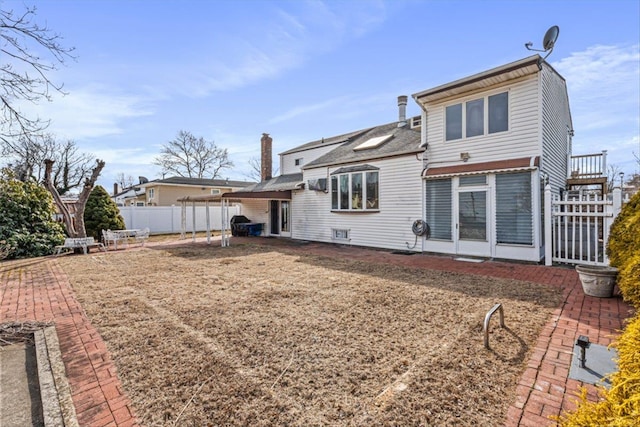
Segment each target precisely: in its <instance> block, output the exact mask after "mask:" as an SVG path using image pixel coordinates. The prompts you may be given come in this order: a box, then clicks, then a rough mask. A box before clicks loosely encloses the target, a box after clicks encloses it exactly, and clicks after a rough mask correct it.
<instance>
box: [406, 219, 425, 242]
mask: <svg viewBox="0 0 640 427" xmlns="http://www.w3.org/2000/svg"><path fill="white" fill-rule="evenodd" d="M411 231H413V234H414V236H415V237H416V239H415V241H414V242H413V246H409V242H404V243H405V244H406V245H407V249H413V248H415V247H416V245H417V244H418V237H420V236H426V237H427V239H428V238H429V237H430V236H431V228H430V227H429V224H427V222H426V221H423V220H421V219H416V220H415V221H413V225H412V226H411Z"/></svg>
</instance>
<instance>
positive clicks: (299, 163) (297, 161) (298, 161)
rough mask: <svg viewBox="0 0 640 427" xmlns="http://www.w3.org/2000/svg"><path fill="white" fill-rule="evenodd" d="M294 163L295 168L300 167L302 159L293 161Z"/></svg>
mask: <svg viewBox="0 0 640 427" xmlns="http://www.w3.org/2000/svg"><path fill="white" fill-rule="evenodd" d="M294 162H295V164H296V166H302V157H300V158H299V159H295V160H294Z"/></svg>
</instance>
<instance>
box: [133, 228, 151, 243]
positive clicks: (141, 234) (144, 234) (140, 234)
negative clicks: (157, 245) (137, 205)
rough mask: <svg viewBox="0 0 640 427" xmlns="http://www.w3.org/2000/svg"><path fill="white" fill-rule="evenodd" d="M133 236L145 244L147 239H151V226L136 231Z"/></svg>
mask: <svg viewBox="0 0 640 427" xmlns="http://www.w3.org/2000/svg"><path fill="white" fill-rule="evenodd" d="M133 237H134V239H135V240H136V242H138V243H141V244H142V246H144V242H146V241H147V239H149V227H146V228H144V229H142V230H138V231H136V233H135V235H134V236H133Z"/></svg>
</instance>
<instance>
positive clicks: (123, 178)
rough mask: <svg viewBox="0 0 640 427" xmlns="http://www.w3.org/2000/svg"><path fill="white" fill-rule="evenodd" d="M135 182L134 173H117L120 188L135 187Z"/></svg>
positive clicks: (117, 182)
mask: <svg viewBox="0 0 640 427" xmlns="http://www.w3.org/2000/svg"><path fill="white" fill-rule="evenodd" d="M134 183H135V180H134V178H133V175H127V174H125V173H124V172H118V173H117V174H116V184H118V188H120V190H124V189H126V188H129V187H133V184H134Z"/></svg>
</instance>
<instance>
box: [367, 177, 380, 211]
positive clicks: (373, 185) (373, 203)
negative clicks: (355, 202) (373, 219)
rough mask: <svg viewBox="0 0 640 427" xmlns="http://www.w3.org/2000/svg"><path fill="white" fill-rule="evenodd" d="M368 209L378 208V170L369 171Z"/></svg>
mask: <svg viewBox="0 0 640 427" xmlns="http://www.w3.org/2000/svg"><path fill="white" fill-rule="evenodd" d="M367 209H378V172H367Z"/></svg>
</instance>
